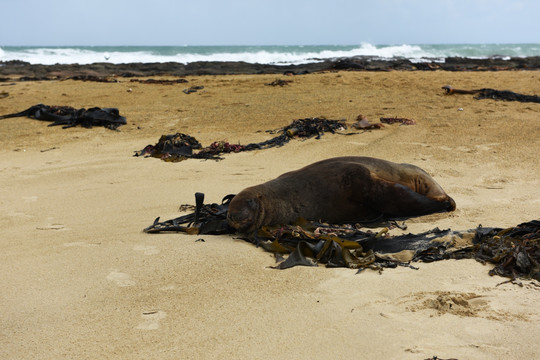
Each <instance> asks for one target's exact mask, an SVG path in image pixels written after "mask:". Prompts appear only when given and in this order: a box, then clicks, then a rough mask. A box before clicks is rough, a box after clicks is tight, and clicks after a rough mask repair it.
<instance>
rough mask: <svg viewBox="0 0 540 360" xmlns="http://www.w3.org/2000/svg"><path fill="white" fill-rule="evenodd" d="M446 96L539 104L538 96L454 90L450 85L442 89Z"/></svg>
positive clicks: (486, 89)
mask: <svg viewBox="0 0 540 360" xmlns="http://www.w3.org/2000/svg"><path fill="white" fill-rule="evenodd" d="M442 89H443V90H444V91H445V93H446V95H452V94H476V96H475V97H474V98H475V99H477V100H482V99H493V100H505V101H519V102H534V103H540V96H538V95H523V94H518V93H515V92H513V91H509V90H495V89H488V88H485V89H476V90H460V89H454V88H453V87H452V86H450V85H445V86H443V87H442Z"/></svg>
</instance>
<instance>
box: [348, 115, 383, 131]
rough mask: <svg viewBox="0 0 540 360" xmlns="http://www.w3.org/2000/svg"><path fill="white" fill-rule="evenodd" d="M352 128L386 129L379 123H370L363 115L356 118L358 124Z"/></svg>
mask: <svg viewBox="0 0 540 360" xmlns="http://www.w3.org/2000/svg"><path fill="white" fill-rule="evenodd" d="M351 126H352V127H353V128H355V129H359V130H372V129H382V128H383V127H384V125H383V124H381V123H377V124H372V123H370V122H369V120H368V119H367V117H365V116H364V115H362V114H360V115H358V116H357V117H356V122H355V123H354V124H352V125H351Z"/></svg>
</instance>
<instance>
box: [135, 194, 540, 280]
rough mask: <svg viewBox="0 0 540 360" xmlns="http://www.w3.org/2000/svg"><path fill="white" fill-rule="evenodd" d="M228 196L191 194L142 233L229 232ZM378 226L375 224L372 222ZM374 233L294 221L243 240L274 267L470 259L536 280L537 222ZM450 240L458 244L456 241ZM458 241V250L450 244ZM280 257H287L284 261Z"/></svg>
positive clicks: (539, 266) (539, 258)
mask: <svg viewBox="0 0 540 360" xmlns="http://www.w3.org/2000/svg"><path fill="white" fill-rule="evenodd" d="M233 197H234V195H227V196H226V197H225V198H224V199H223V201H222V203H221V204H210V205H203V200H204V195H202V194H201V193H197V194H196V199H197V200H196V202H197V205H196V210H195V212H194V213H191V214H187V215H184V216H181V217H178V218H176V219H172V220H168V221H164V222H159V218H157V219H156V220H155V221H154V223H153V224H152V225H150V226H149V227H147V228H146V229H144V231H145V232H148V233H159V232H164V231H180V232H186V233H188V234H233V233H234V229H232V228H230V227H229V226H228V225H227V220H226V217H227V207H228V204H229V202H230V200H231V199H232V198H233ZM377 225H381V224H377ZM383 225H388V227H385V228H383V229H382V230H381V231H379V232H373V231H370V230H368V231H364V230H361V229H362V227H361V225H358V224H356V225H352V224H343V225H330V224H322V223H317V222H310V221H305V220H300V221H299V222H298V223H297V224H294V225H284V226H275V227H263V228H261V229H259V231H258V232H257V234H253V235H252V236H250V237H248V238H244V239H245V240H247V241H250V242H252V243H254V244H255V245H257V246H260V247H262V248H263V249H265V250H266V251H269V252H272V253H274V255H275V256H276V259H277V260H278V264H277V265H276V266H275V268H276V269H287V268H290V267H294V266H299V265H303V266H318V264H325V265H326V266H327V267H348V268H353V269H359V271H360V270H363V269H366V268H370V269H375V270H382V269H383V268H393V267H397V266H408V267H411V268H414V267H413V266H411V265H410V264H411V262H415V261H422V262H433V261H439V260H444V259H476V260H477V261H480V262H482V263H491V264H494V265H495V267H494V268H493V269H492V270H490V272H489V274H490V275H499V276H504V277H509V278H512V279H515V278H527V279H536V280H539V281H540V244H539V242H540V221H539V220H532V221H529V222H526V223H523V224H520V225H518V226H516V227H512V228H508V229H498V228H483V227H481V226H479V227H478V228H476V229H473V230H468V231H452V230H450V229H446V230H440V229H438V228H435V229H433V230H430V231H426V232H423V233H420V234H406V235H398V236H391V235H390V234H389V230H390V229H391V228H392V227H395V226H398V224H397V223H395V222H387V223H385V224H383ZM456 240H460V241H458V242H456ZM456 243H460V244H462V245H460V247H459V248H458V247H457V246H456ZM283 255H287V258H286V259H284V257H283Z"/></svg>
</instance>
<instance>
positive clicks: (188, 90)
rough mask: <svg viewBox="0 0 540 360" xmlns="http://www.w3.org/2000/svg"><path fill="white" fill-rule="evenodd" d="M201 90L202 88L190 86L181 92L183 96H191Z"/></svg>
mask: <svg viewBox="0 0 540 360" xmlns="http://www.w3.org/2000/svg"><path fill="white" fill-rule="evenodd" d="M202 89H204V86H191V87H189V88H187V89H184V90H182V92H184V94H191V93H194V92H197V91H199V90H202Z"/></svg>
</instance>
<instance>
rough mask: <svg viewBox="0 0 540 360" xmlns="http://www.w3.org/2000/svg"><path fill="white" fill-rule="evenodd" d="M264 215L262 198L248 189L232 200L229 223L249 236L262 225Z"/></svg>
mask: <svg viewBox="0 0 540 360" xmlns="http://www.w3.org/2000/svg"><path fill="white" fill-rule="evenodd" d="M262 213H263V207H262V203H261V200H260V197H259V196H257V195H256V194H252V193H251V192H250V191H249V189H246V190H244V191H241V192H240V193H239V194H238V195H236V196H235V197H234V198H233V199H232V200H231V203H230V204H229V209H228V211H227V221H228V222H229V225H230V226H232V227H233V228H235V229H236V230H238V231H239V232H241V233H245V234H249V233H252V232H253V231H255V230H257V229H258V228H259V227H260V226H261V225H262V224H261V219H262Z"/></svg>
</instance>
